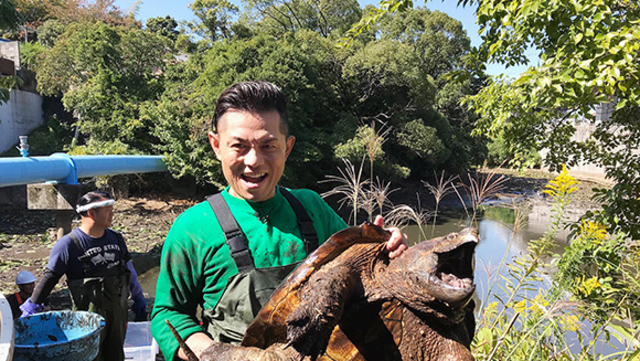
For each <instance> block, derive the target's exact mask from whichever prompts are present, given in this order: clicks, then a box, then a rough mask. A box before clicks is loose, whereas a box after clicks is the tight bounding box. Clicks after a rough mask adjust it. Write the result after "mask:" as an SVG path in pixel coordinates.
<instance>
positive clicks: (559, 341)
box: [472, 168, 638, 360]
mask: <svg viewBox="0 0 640 361" xmlns="http://www.w3.org/2000/svg"><path fill="white" fill-rule="evenodd" d="M576 183H577V182H576V181H575V179H573V178H572V177H570V176H569V175H568V173H567V171H566V168H563V172H562V173H561V174H560V176H558V177H557V178H556V179H555V180H553V181H551V182H550V184H549V185H547V187H546V190H545V193H547V194H548V195H549V196H550V197H551V198H552V199H553V201H554V204H553V207H552V222H551V224H550V225H549V227H548V228H547V231H546V232H545V234H544V236H543V237H542V238H541V239H539V240H535V241H532V242H530V243H529V247H528V249H527V252H526V253H525V254H523V255H520V256H518V257H517V258H515V259H514V260H513V261H512V262H511V263H509V264H507V274H508V276H502V275H501V276H500V277H501V280H500V287H501V288H502V291H503V293H501V294H503V295H502V296H498V295H497V294H495V293H494V294H491V297H492V298H495V301H491V302H487V303H485V304H483V307H482V308H483V310H482V314H481V317H480V322H479V324H478V327H477V331H476V336H475V338H474V342H473V344H472V351H473V354H474V356H475V358H476V360H538V359H543V360H585V359H586V360H603V359H606V358H607V357H606V356H602V355H599V354H597V353H596V352H592V350H593V349H594V346H595V345H596V341H595V340H597V339H599V338H600V337H601V336H603V334H604V332H605V329H606V328H607V327H608V326H609V325H610V323H611V322H612V320H613V319H614V318H615V316H614V315H622V314H626V312H627V311H629V310H630V308H628V307H625V305H624V301H625V297H622V298H613V299H610V300H609V301H606V302H603V303H601V304H599V305H596V306H595V307H594V309H598V307H599V306H602V305H603V306H605V309H603V310H601V311H602V312H601V315H602V316H603V317H602V318H600V319H597V320H594V319H593V318H592V319H591V321H595V322H593V323H592V325H593V327H592V329H591V330H586V329H585V327H584V326H583V325H582V321H583V320H584V317H583V315H584V311H585V309H584V307H582V304H581V303H580V302H577V301H576V298H575V297H570V298H566V297H564V293H563V292H562V291H563V290H565V289H567V288H566V287H558V288H556V287H551V288H549V289H547V288H545V287H542V280H543V276H545V275H546V271H545V270H547V269H549V268H550V267H551V264H550V263H549V261H550V260H551V255H552V253H551V251H552V249H554V248H555V246H556V245H555V242H554V238H555V235H556V232H557V231H558V230H559V229H560V228H561V227H562V226H563V224H564V214H565V212H566V211H567V209H569V207H570V203H569V200H568V198H567V196H568V195H569V194H571V193H572V192H573V191H575V190H576V188H575V184H576ZM514 233H515V232H514ZM605 233H606V232H604V231H603V230H602V229H601V228H598V227H594V225H593V224H591V225H588V226H587V227H583V228H582V230H581V232H580V234H579V235H578V236H577V238H575V240H574V244H575V245H576V246H574V245H572V246H571V247H570V248H569V249H568V250H567V251H566V253H565V255H564V256H562V257H561V260H560V262H559V263H558V266H559V273H558V276H556V279H560V280H564V281H568V283H564V285H565V286H568V285H569V284H571V285H573V286H574V288H573V290H574V291H573V293H574V295H579V294H581V293H582V294H583V295H590V296H594V298H597V297H596V294H600V295H604V294H607V295H608V296H611V295H612V294H615V293H616V292H611V291H612V290H614V288H608V292H607V291H606V289H607V288H606V287H602V284H599V283H598V280H597V278H589V275H588V274H587V275H586V277H585V275H584V274H583V273H582V272H585V271H586V272H587V273H589V272H590V271H593V270H594V267H593V266H594V262H593V261H594V260H595V258H594V259H589V258H590V256H592V255H594V254H592V253H591V252H589V251H587V252H584V251H585V250H587V248H589V246H587V247H585V245H586V244H588V243H591V242H592V241H593V240H601V241H602V240H604V238H605V237H603V235H604V234H605ZM596 243H598V242H596ZM600 245H604V243H603V242H601V243H600ZM596 248H597V247H591V248H590V249H591V250H595V249H596ZM605 249H607V247H606V246H605V247H604V248H602V249H600V251H604V250H605ZM610 250H611V249H610V248H608V251H610ZM608 251H604V252H600V255H604V254H605V253H608ZM596 253H599V252H596ZM585 257H586V260H585ZM596 258H598V257H596ZM614 258H615V257H614ZM610 260H611V259H610ZM584 261H586V262H585V264H584V265H580V263H581V262H584ZM635 261H636V262H637V261H638V257H637V253H636V257H635ZM595 263H598V264H599V265H600V266H602V265H604V264H606V263H607V262H606V261H604V260H600V261H597V262H595ZM636 264H637V263H636ZM600 271H602V269H600ZM636 273H637V268H636ZM496 274H500V269H498V270H497V272H496ZM574 276H580V278H579V279H577V280H575V281H574V278H573V277H574ZM630 276H636V277H637V274H633V275H630ZM497 280H498V279H497V278H495V277H494V280H493V282H498V281H497ZM633 280H634V282H635V283H636V284H637V281H635V279H633ZM628 290H629V289H628V288H617V290H616V291H617V292H622V293H625V294H626V296H628ZM636 290H637V286H636ZM600 292H602V293H600ZM534 295H535V296H534ZM578 299H585V297H579V298H578ZM605 299H607V298H606V297H603V298H601V299H600V300H601V301H605ZM636 307H637V304H636ZM635 319H636V320H637V318H635ZM619 328H620V330H621V331H622V333H623V334H626V335H628V336H627V337H628V341H632V340H633V336H632V335H633V333H634V331H633V328H634V326H633V325H626V326H619ZM572 334H573V335H574V336H572V337H573V339H572V340H571V342H572V344H571V345H570V344H569V343H568V342H567V341H568V337H571V336H570V335H572ZM576 335H577V337H576ZM607 337H608V336H607ZM597 342H602V341H597ZM631 355H632V352H631V351H629V350H621V351H619V352H618V353H617V357H618V359H626V358H625V357H630V356H631Z"/></svg>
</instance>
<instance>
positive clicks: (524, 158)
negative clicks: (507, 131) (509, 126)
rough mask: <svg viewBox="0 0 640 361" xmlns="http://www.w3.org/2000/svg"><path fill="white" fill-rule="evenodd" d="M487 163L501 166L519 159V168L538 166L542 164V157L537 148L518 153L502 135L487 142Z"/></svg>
mask: <svg viewBox="0 0 640 361" xmlns="http://www.w3.org/2000/svg"><path fill="white" fill-rule="evenodd" d="M487 151H488V153H487V162H488V163H487V164H488V165H490V166H494V167H497V166H501V165H503V164H506V163H509V162H511V161H515V160H517V162H518V164H519V168H536V167H539V166H541V165H542V157H541V156H540V153H538V151H537V150H535V149H529V151H528V152H526V153H525V154H522V155H520V154H516V153H515V152H513V151H512V150H511V148H510V147H509V144H508V143H507V142H506V141H505V140H504V138H502V137H495V138H493V139H492V140H491V142H489V143H488V144H487Z"/></svg>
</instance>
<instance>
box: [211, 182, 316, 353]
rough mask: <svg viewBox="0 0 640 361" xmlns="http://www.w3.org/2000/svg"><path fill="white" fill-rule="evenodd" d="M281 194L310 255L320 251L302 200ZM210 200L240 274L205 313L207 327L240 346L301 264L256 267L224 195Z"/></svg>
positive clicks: (220, 337)
mask: <svg viewBox="0 0 640 361" xmlns="http://www.w3.org/2000/svg"><path fill="white" fill-rule="evenodd" d="M280 193H282V195H283V196H284V197H285V198H286V199H287V201H288V202H289V204H290V205H291V207H292V208H293V210H294V212H295V213H296V218H297V222H298V227H299V228H300V233H301V234H302V240H303V241H304V244H305V248H306V251H307V255H308V254H310V253H311V252H313V251H314V250H315V249H316V248H318V235H317V234H316V231H315V229H314V228H313V222H312V220H311V217H309V214H308V213H307V212H306V211H305V210H304V207H303V206H302V204H301V203H300V201H298V199H296V198H295V197H294V196H293V195H292V194H291V193H289V191H287V190H286V189H284V188H282V187H280ZM207 201H209V204H210V205H211V208H212V209H213V211H214V213H215V215H216V218H217V219H218V223H219V224H220V227H221V228H222V231H223V232H224V236H225V240H226V242H227V246H228V247H229V249H230V250H231V257H233V260H234V261H235V263H236V266H237V267H238V271H239V273H238V274H237V275H235V276H232V277H231V278H229V280H228V281H227V284H226V286H225V289H224V291H223V293H222V296H221V297H220V300H219V301H218V303H217V304H216V306H215V308H213V309H209V310H204V311H203V313H202V316H203V322H204V327H205V329H206V331H207V332H208V333H209V334H210V335H211V337H212V338H213V339H214V340H216V341H220V342H226V343H235V344H237V343H240V342H241V341H242V337H243V336H244V333H245V331H246V329H247V327H248V326H249V324H250V323H251V322H252V321H253V319H254V318H255V317H256V315H257V314H258V311H260V308H261V307H262V306H263V305H264V304H265V303H267V301H268V300H269V297H271V294H272V293H273V291H275V290H276V288H278V286H279V285H280V283H281V282H282V281H283V280H284V279H285V278H286V277H287V276H288V275H289V274H290V273H291V271H293V270H294V269H295V268H296V267H297V266H298V264H299V263H293V264H289V265H285V266H279V267H269V268H256V266H255V264H254V262H253V257H252V256H251V253H250V252H249V247H248V244H247V238H246V236H245V235H244V233H243V232H242V230H241V229H240V227H239V226H238V223H237V222H236V220H235V218H234V217H233V215H232V214H231V210H230V209H229V206H228V205H227V203H226V202H225V200H224V198H222V195H220V194H219V193H218V194H215V195H213V196H210V197H208V198H207Z"/></svg>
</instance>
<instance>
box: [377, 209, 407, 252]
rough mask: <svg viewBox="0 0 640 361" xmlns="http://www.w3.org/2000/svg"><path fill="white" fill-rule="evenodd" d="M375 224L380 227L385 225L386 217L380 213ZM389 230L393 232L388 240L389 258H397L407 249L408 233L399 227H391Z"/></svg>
mask: <svg viewBox="0 0 640 361" xmlns="http://www.w3.org/2000/svg"><path fill="white" fill-rule="evenodd" d="M373 224H375V225H376V226H379V227H384V218H382V216H380V215H378V216H376V219H375V220H374V221H373ZM388 231H389V232H391V237H389V240H388V241H387V251H388V252H389V258H396V257H398V256H400V255H401V254H402V253H403V252H404V251H405V250H406V249H407V235H406V234H404V233H402V231H401V230H400V228H398V227H391V228H389V229H388Z"/></svg>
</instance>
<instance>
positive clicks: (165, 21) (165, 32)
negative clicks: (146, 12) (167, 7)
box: [147, 15, 179, 41]
mask: <svg viewBox="0 0 640 361" xmlns="http://www.w3.org/2000/svg"><path fill="white" fill-rule="evenodd" d="M177 27H178V23H177V22H176V21H175V19H174V18H172V17H171V16H169V15H167V16H165V17H164V18H163V17H162V16H157V17H155V18H149V19H147V31H150V32H152V33H156V34H158V35H160V36H164V37H166V38H168V39H170V40H172V41H176V39H177V38H178V34H179V32H178V30H176V28H177Z"/></svg>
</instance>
